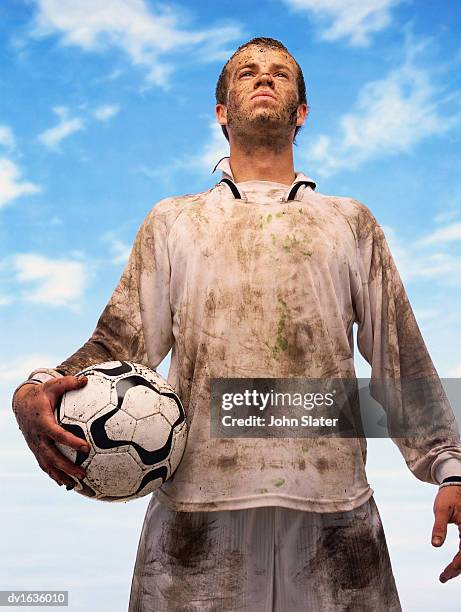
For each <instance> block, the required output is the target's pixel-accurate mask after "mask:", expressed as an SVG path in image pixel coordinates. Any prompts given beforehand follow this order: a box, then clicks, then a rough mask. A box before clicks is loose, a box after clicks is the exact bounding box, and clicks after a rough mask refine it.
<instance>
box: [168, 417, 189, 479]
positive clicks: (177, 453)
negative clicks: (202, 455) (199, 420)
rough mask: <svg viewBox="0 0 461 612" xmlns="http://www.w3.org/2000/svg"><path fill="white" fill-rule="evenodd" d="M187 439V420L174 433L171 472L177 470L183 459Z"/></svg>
mask: <svg viewBox="0 0 461 612" xmlns="http://www.w3.org/2000/svg"><path fill="white" fill-rule="evenodd" d="M186 440H187V426H186V422H185V421H184V423H183V424H182V425H181V426H180V427H179V428H177V429H175V431H174V434H173V448H172V450H171V454H170V471H171V474H173V472H174V471H175V470H176V468H177V467H178V465H179V462H180V461H181V459H182V456H183V454H184V450H185V448H186Z"/></svg>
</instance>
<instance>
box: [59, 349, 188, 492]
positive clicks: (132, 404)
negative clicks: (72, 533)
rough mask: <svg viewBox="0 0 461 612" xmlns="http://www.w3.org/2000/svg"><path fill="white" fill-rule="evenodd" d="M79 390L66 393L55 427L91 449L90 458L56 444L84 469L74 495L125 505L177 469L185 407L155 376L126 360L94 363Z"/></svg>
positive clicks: (183, 437) (183, 443) (183, 439)
mask: <svg viewBox="0 0 461 612" xmlns="http://www.w3.org/2000/svg"><path fill="white" fill-rule="evenodd" d="M79 375H85V376H87V377H88V383H87V384H86V385H85V386H84V387H82V388H81V389H77V390H75V391H68V392H67V393H65V394H64V395H63V396H62V398H61V402H60V404H59V405H58V406H57V408H56V410H55V417H56V421H57V423H58V424H59V425H60V426H61V427H63V428H64V429H67V431H70V432H71V433H73V434H74V435H75V436H78V437H79V438H82V439H84V440H86V441H87V442H88V443H89V445H90V446H91V450H90V454H89V455H88V456H87V455H86V454H84V453H82V452H79V451H76V450H74V449H72V448H70V447H69V446H66V445H64V444H58V443H56V446H57V447H58V449H59V450H60V451H61V452H62V453H63V455H65V456H66V457H68V458H69V459H70V460H71V461H72V462H73V463H75V464H77V465H80V466H82V467H83V468H84V469H85V470H86V477H85V478H84V480H83V482H79V481H76V482H77V484H76V486H75V489H74V491H77V492H78V493H81V494H82V495H85V496H87V497H91V498H93V499H99V500H103V501H113V502H114V501H124V502H126V501H129V500H131V499H136V498H138V497H143V496H144V495H147V494H148V493H152V492H153V491H155V490H156V489H158V488H159V487H160V486H161V485H162V484H163V483H164V482H165V481H166V480H167V479H168V478H170V476H171V475H172V474H173V472H174V471H175V469H176V468H177V467H178V465H179V462H180V461H181V458H182V455H183V452H184V449H185V446H186V439H187V424H186V417H185V413H184V409H183V407H182V404H181V402H180V400H179V397H178V396H177V395H176V393H175V392H174V390H173V388H172V387H171V386H170V385H169V384H168V383H167V382H166V381H165V380H164V379H163V378H162V377H161V376H160V375H159V374H157V372H154V371H153V370H150V369H149V368H147V367H146V366H143V365H140V364H137V363H131V362H128V361H110V362H106V363H101V364H97V365H93V366H91V367H89V368H86V369H85V370H82V371H81V372H79V373H78V374H77V376H79Z"/></svg>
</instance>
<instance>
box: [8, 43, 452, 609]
mask: <svg viewBox="0 0 461 612" xmlns="http://www.w3.org/2000/svg"><path fill="white" fill-rule="evenodd" d="M216 96H217V105H216V115H217V119H218V121H219V123H220V125H221V126H222V128H223V132H224V133H225V135H226V137H227V138H228V140H229V143H230V158H225V159H223V160H221V162H220V163H219V164H218V167H219V168H220V169H221V170H222V172H223V176H222V180H221V182H220V183H219V184H218V185H216V186H215V187H213V188H212V189H210V190H208V191H207V192H204V193H199V194H196V195H188V196H181V197H171V198H167V199H165V200H162V201H161V202H159V203H158V204H157V205H156V206H155V207H154V208H153V209H152V210H151V212H150V213H149V214H148V216H147V217H146V220H145V221H144V223H143V225H142V227H141V229H140V230H139V232H138V235H137V237H136V240H135V243H134V246H133V250H132V253H131V256H130V260H129V262H128V264H127V267H126V268H125V271H124V273H123V275H122V278H121V280H120V283H119V285H118V287H117V288H116V290H115V292H114V294H113V295H112V297H111V299H110V301H109V303H108V305H107V307H106V309H105V310H104V312H103V313H102V315H101V317H100V319H99V321H98V325H97V327H96V329H95V331H94V333H93V335H92V337H91V338H90V339H89V341H88V342H87V343H86V344H85V345H84V346H83V347H82V348H81V349H79V350H78V351H77V352H76V353H75V354H74V355H72V356H71V357H70V358H69V359H68V360H66V361H65V362H64V363H62V364H61V365H59V366H58V367H57V368H56V370H46V369H44V370H43V369H42V370H37V371H36V372H34V373H32V375H31V377H32V379H35V380H32V381H31V382H29V383H28V384H27V383H26V384H24V386H21V387H20V388H19V389H18V390H17V392H16V394H15V397H14V410H15V413H16V417H17V420H18V422H19V425H20V427H21V430H22V432H23V434H24V436H25V438H26V440H27V442H28V444H29V446H30V448H31V449H32V451H33V452H34V454H35V456H36V457H37V460H38V462H39V464H40V466H41V467H42V469H44V470H45V471H47V472H48V473H49V475H50V476H51V477H52V478H54V479H55V480H56V481H57V482H58V483H59V484H61V483H65V484H68V486H72V484H73V481H72V480H71V478H70V476H73V477H77V478H81V477H83V476H84V471H83V470H82V469H80V468H76V466H74V465H72V464H71V463H70V462H69V461H67V460H66V459H65V458H64V457H63V456H62V455H61V454H60V453H59V452H58V451H57V449H56V448H55V447H54V445H53V443H54V441H58V442H61V443H65V444H68V445H69V446H71V447H73V448H78V447H80V445H81V440H80V439H78V438H76V437H74V436H72V435H71V434H70V433H68V432H66V431H64V430H63V429H61V428H60V427H58V426H57V425H56V423H54V419H53V406H54V404H55V402H56V401H57V399H58V398H59V397H60V395H61V394H62V393H63V392H64V391H66V390H68V389H75V388H78V387H79V386H81V385H84V384H85V380H82V379H77V378H76V377H75V376H74V374H75V373H76V372H78V371H79V370H80V369H83V368H84V367H87V366H88V365H90V364H92V363H98V362H103V361H108V360H119V359H126V360H132V361H138V362H141V363H146V364H148V365H150V367H153V368H155V367H156V366H157V365H158V364H159V363H160V362H161V361H162V359H163V358H164V357H165V355H166V354H167V353H168V351H169V350H170V348H173V352H172V361H171V368H170V372H169V377H168V380H169V382H170V383H171V384H173V386H174V387H175V389H176V391H177V392H178V394H179V396H180V397H181V399H182V401H183V404H184V406H185V409H186V413H187V420H188V424H189V437H188V442H187V447H186V451H185V454H184V457H183V459H182V461H181V464H180V466H179V467H178V470H177V471H176V473H175V475H174V477H173V478H172V479H170V480H169V481H167V482H166V483H165V484H164V485H163V487H162V488H161V489H160V490H159V491H158V492H157V493H156V494H154V495H153V496H152V499H151V502H150V504H149V507H148V510H147V514H146V518H145V521H144V526H143V530H142V534H141V540H140V544H139V549H138V556H137V560H136V567H135V570H134V575H133V584H132V591H131V599H130V612H135V611H136V612H140V611H143V612H153V611H156V612H157V611H163V610H248V611H251V612H259V611H266V610H267V611H282V610H283V611H285V610H290V611H298V610H299V611H301V610H306V611H310V612H313V611H318V610H322V611H339V610H346V609H348V610H354V611H361V610H363V611H365V610H376V611H383V612H384V611H386V612H389V611H396V610H400V609H401V608H400V604H399V599H398V595H397V592H396V588H395V583H394V579H393V575H392V570H391V566H390V561H389V556H388V551H387V547H386V542H385V538H384V532H383V530H382V525H381V521H380V517H379V514H378V511H377V508H376V505H375V504H374V500H373V498H372V493H373V492H372V490H371V489H370V487H369V485H368V483H367V480H366V475H365V469H364V467H365V456H366V445H365V441H364V440H363V439H360V438H322V437H318V438H310V439H306V438H283V439H271V438H269V439H267V438H266V439H260V438H254V439H246V438H240V439H226V438H212V437H211V436H210V379H211V378H291V377H303V378H318V379H332V378H353V377H355V369H354V362H353V340H352V327H353V324H354V322H357V323H358V345H359V348H360V351H361V352H362V354H363V355H364V357H365V358H366V359H367V360H368V362H369V363H370V364H371V366H372V378H373V379H374V380H380V379H392V380H395V379H400V378H401V379H405V378H409V379H415V378H418V377H421V378H424V379H428V378H429V379H432V380H435V381H436V383H437V384H439V381H438V378H437V373H436V372H435V369H434V366H433V364H432V361H431V359H430V357H429V355H428V353H427V350H426V347H425V345H424V342H423V340H422V338H421V335H420V332H419V329H418V326H417V324H416V321H415V318H414V316H413V312H412V310H411V307H410V304H409V302H408V299H407V297H406V294H405V291H404V288H403V286H402V283H401V281H400V277H399V275H398V272H397V270H396V268H395V264H394V262H393V260H392V257H391V255H390V252H389V249H388V247H387V243H386V241H385V238H384V235H383V233H382V231H381V229H380V227H379V225H378V224H377V222H376V220H375V218H374V217H373V215H372V214H371V213H370V211H369V210H368V208H366V207H365V206H364V205H363V204H361V203H359V202H357V201H355V200H352V199H350V198H343V197H333V196H325V195H322V194H318V193H317V192H316V191H315V183H314V182H313V181H312V180H311V179H310V178H309V177H307V176H305V175H304V174H302V173H299V172H298V173H295V171H294V167H293V140H294V137H295V135H296V133H297V131H298V130H299V129H300V128H301V126H302V125H303V124H304V122H305V119H306V116H307V113H308V107H307V103H306V92H305V85H304V79H303V75H302V71H301V68H300V67H299V65H298V64H297V62H296V61H295V60H294V58H293V57H292V56H291V55H290V54H289V53H288V51H287V50H286V48H285V47H284V46H283V45H282V43H280V42H279V41H276V40H273V39H270V38H257V39H253V40H251V41H249V42H248V43H246V44H244V45H242V46H241V47H239V49H237V51H236V52H235V53H234V55H233V56H232V57H231V58H230V60H229V61H228V62H227V64H226V65H225V67H224V69H223V71H222V73H221V76H220V79H219V81H218V85H217V88H216ZM440 398H441V399H440V401H441V403H442V407H443V411H442V416H443V419H442V420H443V423H441V424H440V431H442V435H438V436H437V437H436V436H434V435H432V437H431V436H430V435H429V437H425V438H423V439H421V438H420V439H419V442H418V443H415V442H414V441H412V440H410V439H409V438H401V439H396V440H395V442H396V443H397V444H398V446H399V449H400V451H401V452H402V454H403V455H404V457H405V459H406V461H407V464H408V466H409V468H410V469H411V470H412V472H413V473H414V474H415V475H416V476H417V477H418V478H420V479H422V480H424V481H427V482H432V483H434V484H439V485H440V484H441V483H442V482H443V481H445V482H444V483H443V484H441V487H440V490H439V492H438V494H437V498H436V501H435V506H434V510H435V525H434V531H433V539H432V543H433V544H434V545H435V546H438V545H441V544H442V543H443V540H444V538H445V534H446V529H447V523H449V522H453V523H456V524H458V525H460V524H461V487H460V486H459V484H457V483H456V480H457V479H459V477H460V476H461V445H460V441H459V434H458V430H457V427H456V424H455V423H454V419H453V415H452V413H451V411H450V408H449V406H448V405H445V403H444V402H445V400H444V396H443V394H440ZM386 409H387V410H388V411H392V410H393V408H392V406H386ZM410 409H411V410H416V412H410V416H411V418H412V419H413V420H417V419H418V418H419V414H418V407H416V408H415V407H414V406H410ZM407 410H408V408H407ZM391 416H392V414H391ZM407 416H408V415H407ZM447 478H448V479H449V480H448V481H447V480H446V479H447ZM459 480H461V479H459ZM459 573H461V553H458V554H457V555H456V556H455V558H454V560H453V561H452V563H451V564H450V565H449V566H448V567H447V568H446V569H445V570H444V572H443V574H442V576H441V580H442V581H445V580H447V579H449V578H451V577H454V576H456V575H458V574H459Z"/></svg>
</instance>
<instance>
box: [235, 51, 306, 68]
mask: <svg viewBox="0 0 461 612" xmlns="http://www.w3.org/2000/svg"><path fill="white" fill-rule="evenodd" d="M268 62H273V63H275V64H285V65H287V66H288V68H291V69H295V68H296V64H295V62H294V60H293V58H292V57H291V55H290V54H289V53H287V52H286V51H284V50H283V49H272V48H270V47H260V46H258V45H250V46H249V47H245V48H244V49H242V50H241V51H239V52H238V54H237V55H236V56H235V57H234V58H233V59H232V61H231V62H230V64H229V68H230V72H233V71H234V70H238V69H239V68H240V67H241V66H245V65H246V64H252V63H255V64H258V63H268Z"/></svg>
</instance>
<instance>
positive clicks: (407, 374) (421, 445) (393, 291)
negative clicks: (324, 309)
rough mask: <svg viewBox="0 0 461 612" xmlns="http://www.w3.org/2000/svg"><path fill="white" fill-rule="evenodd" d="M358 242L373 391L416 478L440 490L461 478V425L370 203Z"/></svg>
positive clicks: (359, 302)
mask: <svg viewBox="0 0 461 612" xmlns="http://www.w3.org/2000/svg"><path fill="white" fill-rule="evenodd" d="M357 242H358V267H359V276H360V280H359V288H358V291H357V293H356V295H355V296H354V307H355V311H356V321H357V323H358V333H357V344H358V348H359V351H360V353H361V354H362V355H363V357H364V358H365V359H366V360H367V361H368V363H369V364H370V365H371V368H372V371H371V381H370V393H371V395H372V397H373V398H374V399H375V400H376V401H378V402H379V403H380V404H381V405H382V406H383V408H384V410H385V411H386V413H387V419H388V426H389V430H390V432H391V436H392V439H393V441H394V442H395V443H396V444H397V446H398V448H399V450H400V452H401V453H402V455H403V457H404V459H405V461H406V463H407V465H408V467H409V468H410V470H411V471H412V473H413V474H414V475H415V476H416V477H417V478H419V479H420V480H423V481H425V482H431V483H437V484H440V482H442V480H443V479H444V478H446V477H447V476H454V475H461V442H460V438H459V431H458V426H457V424H456V420H455V418H454V415H453V411H452V409H451V407H450V404H449V402H448V399H447V397H446V394H445V392H444V389H443V387H442V384H441V382H440V379H439V377H438V374H437V371H436V369H435V367H434V365H433V363H432V360H431V358H430V356H429V353H428V350H427V348H426V345H425V343H424V340H423V338H422V336H421V332H420V330H419V327H418V324H417V322H416V319H415V316H414V314H413V311H412V308H411V305H410V302H409V300H408V297H407V294H406V292H405V289H404V286H403V283H402V280H401V278H400V275H399V273H398V270H397V267H396V265H395V262H394V260H393V257H392V255H391V253H390V250H389V247H388V244H387V242H386V239H385V236H384V233H383V231H382V229H381V228H380V226H379V225H378V223H377V221H376V219H375V218H374V217H373V215H372V214H371V212H370V211H369V210H368V209H367V208H366V207H365V206H363V205H361V217H360V222H359V226H358V233H357Z"/></svg>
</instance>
